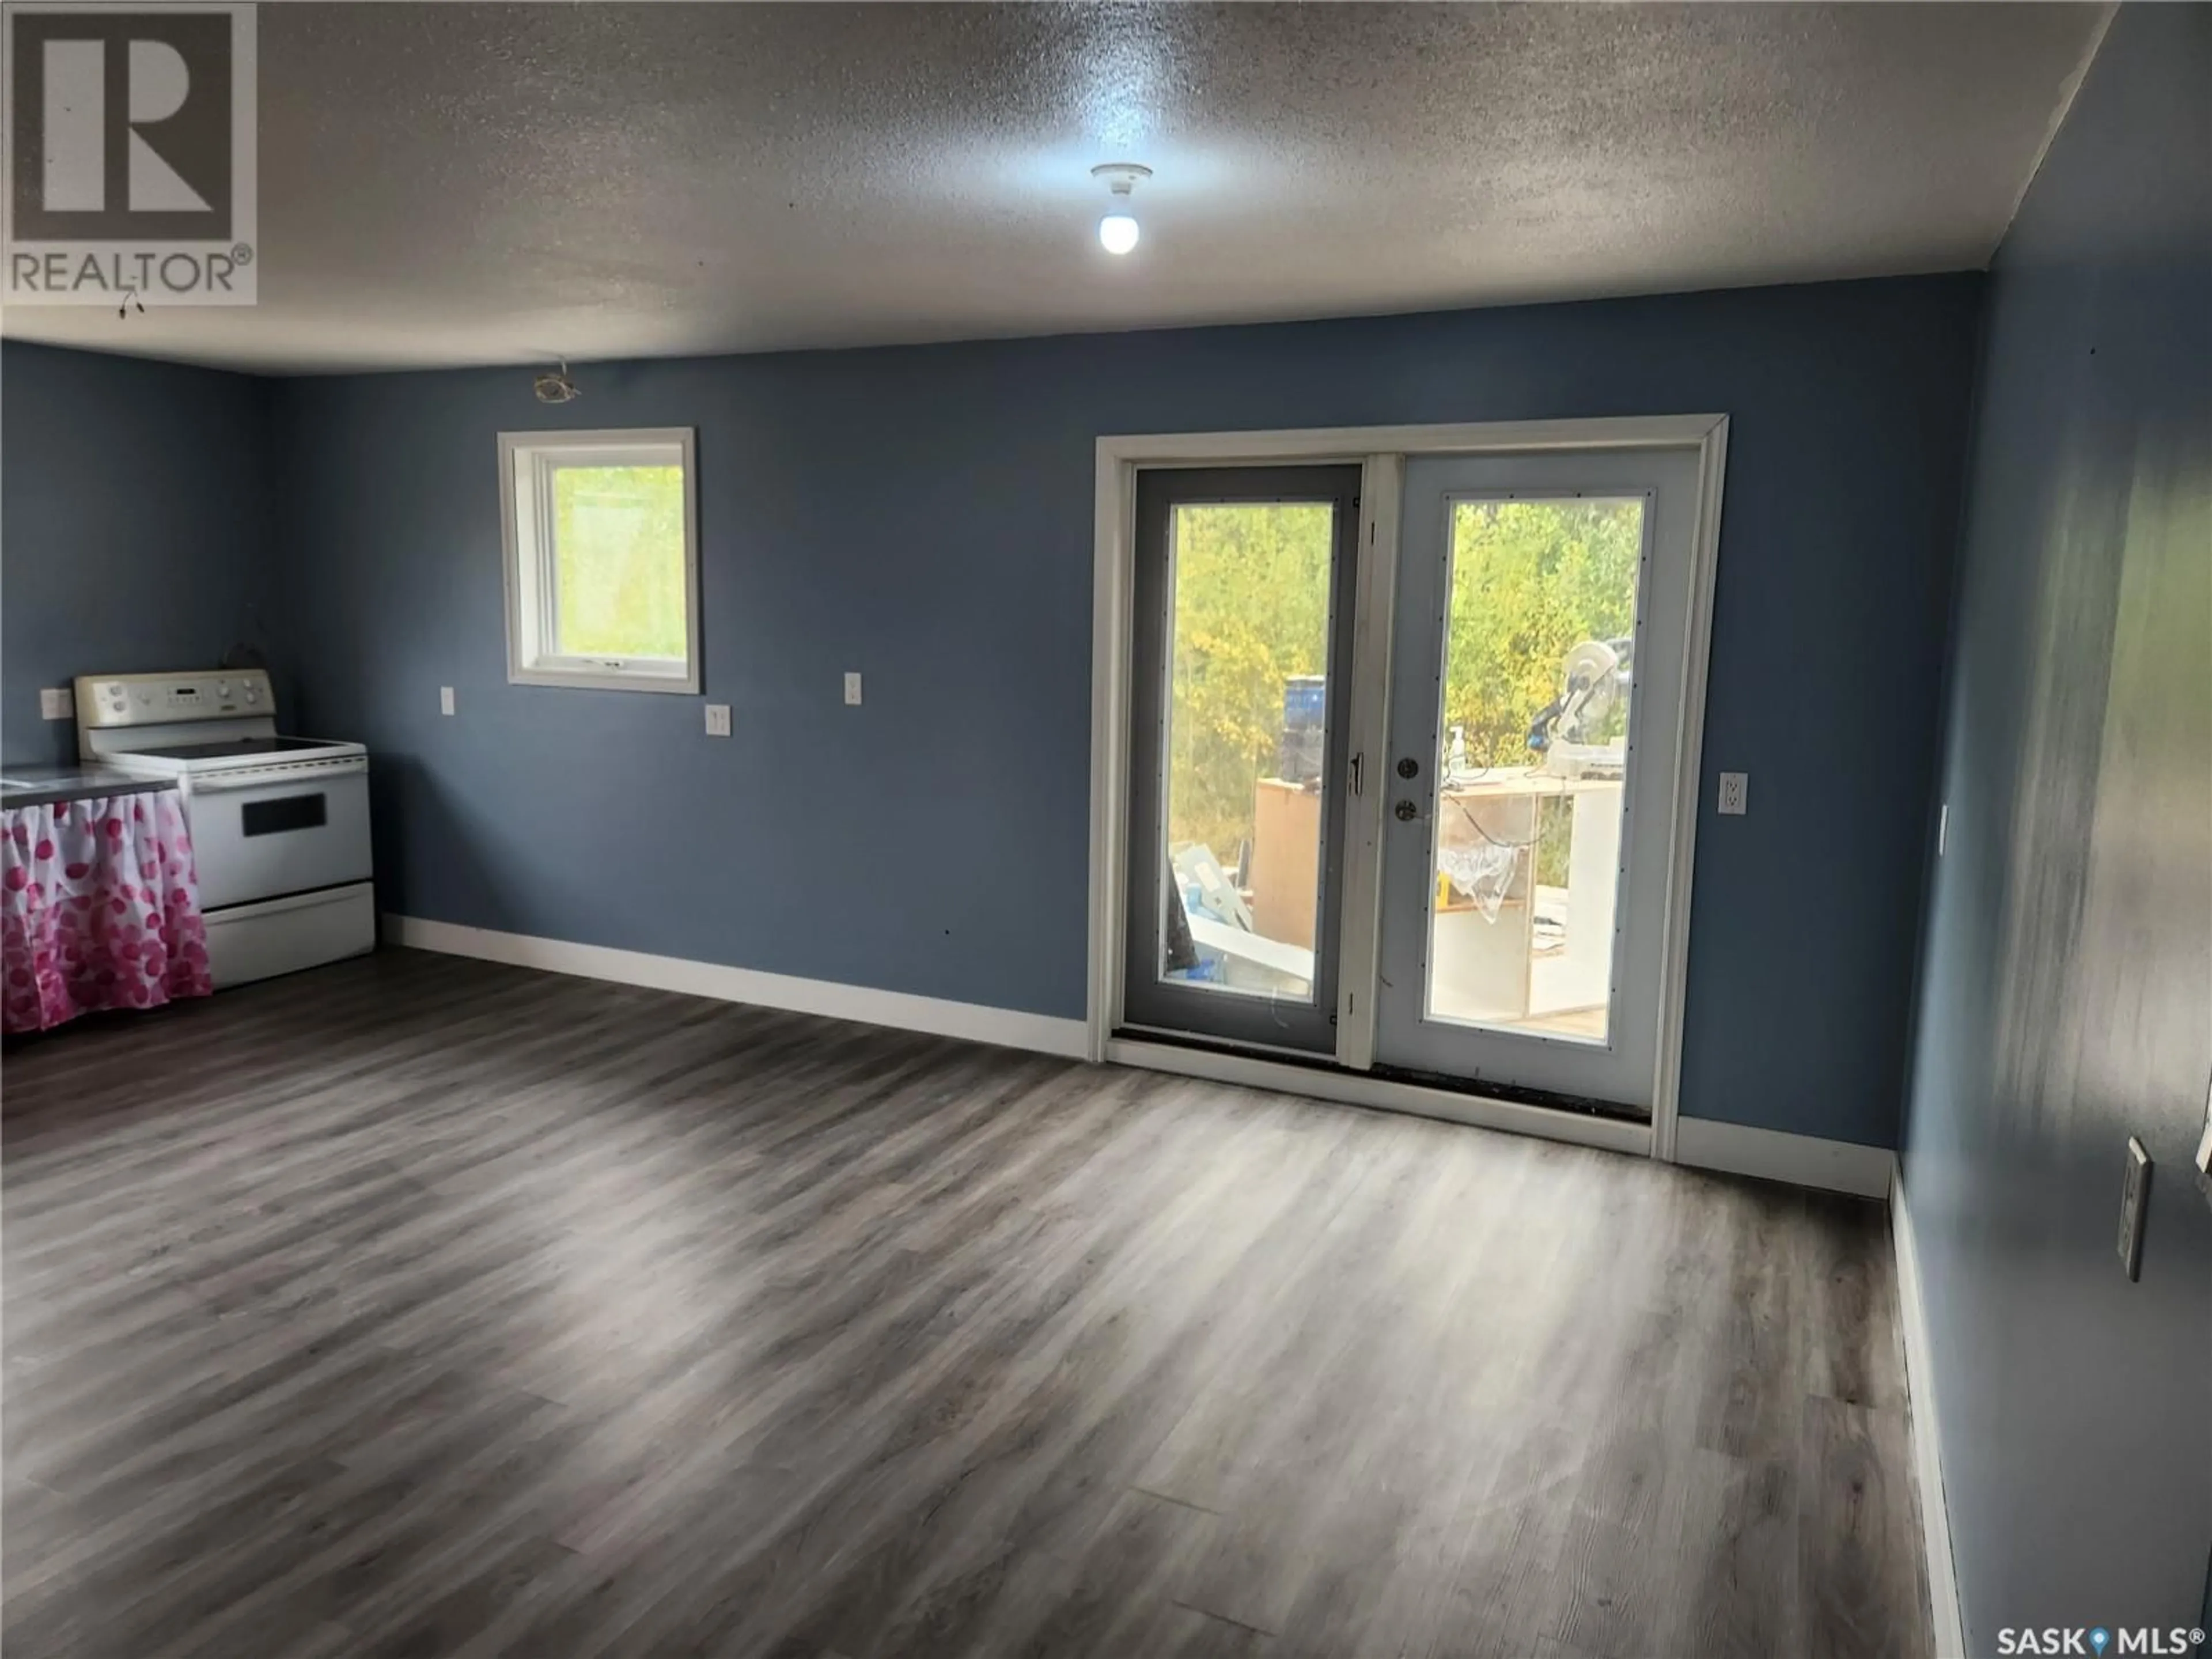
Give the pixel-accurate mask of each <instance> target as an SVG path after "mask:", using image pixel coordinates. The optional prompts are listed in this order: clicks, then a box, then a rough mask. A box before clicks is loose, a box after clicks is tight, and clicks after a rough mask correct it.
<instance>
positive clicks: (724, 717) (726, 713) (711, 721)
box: [707, 702, 730, 738]
mask: <svg viewBox="0 0 2212 1659" xmlns="http://www.w3.org/2000/svg"><path fill="white" fill-rule="evenodd" d="M707 735H708V737H710V738H726V737H728V736H729V735H730V705H729V704H727V703H726V702H710V703H708V705H707Z"/></svg>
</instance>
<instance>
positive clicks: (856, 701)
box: [845, 674, 860, 708]
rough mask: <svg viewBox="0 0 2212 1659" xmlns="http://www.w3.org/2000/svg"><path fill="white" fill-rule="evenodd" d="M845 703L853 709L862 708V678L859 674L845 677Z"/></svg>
mask: <svg viewBox="0 0 2212 1659" xmlns="http://www.w3.org/2000/svg"><path fill="white" fill-rule="evenodd" d="M845 701H846V702H847V703H848V705H849V706H851V707H853V708H859V707H860V676H859V675H858V674H848V675H846V676H845Z"/></svg>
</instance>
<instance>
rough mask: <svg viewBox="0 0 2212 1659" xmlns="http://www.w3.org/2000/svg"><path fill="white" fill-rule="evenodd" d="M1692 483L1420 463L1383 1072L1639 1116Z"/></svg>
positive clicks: (1535, 466)
mask: <svg viewBox="0 0 2212 1659" xmlns="http://www.w3.org/2000/svg"><path fill="white" fill-rule="evenodd" d="M1698 484H1699V466H1698V459H1697V457H1696V455H1695V454H1694V453H1692V452H1688V451H1679V450H1678V451H1665V450H1619V451H1610V452H1608V451H1581V452H1566V453H1552V454H1533V455H1480V456H1435V457H1422V458H1418V459H1413V460H1412V461H1410V462H1409V463H1408V464H1407V467H1406V484H1405V496H1404V505H1403V508H1402V511H1401V526H1402V528H1401V546H1400V554H1399V567H1398V573H1397V576H1398V580H1397V593H1396V604H1395V618H1394V623H1393V648H1392V672H1391V681H1390V695H1389V765H1388V768H1387V772H1386V776H1385V782H1386V785H1387V787H1388V791H1389V811H1388V812H1387V814H1386V816H1385V818H1384V821H1383V868H1382V884H1381V904H1380V907H1379V909H1380V918H1381V934H1380V943H1379V945H1378V950H1377V966H1376V1002H1375V1049H1374V1055H1375V1060H1376V1064H1377V1065H1378V1066H1394V1067H1397V1068H1399V1069H1401V1070H1403V1071H1406V1072H1408V1073H1417V1074H1421V1075H1425V1076H1434V1077H1440V1078H1447V1079H1455V1080H1460V1081H1464V1082H1468V1083H1478V1084H1482V1085H1492V1086H1503V1087H1507V1088H1510V1089H1515V1090H1521V1091H1532V1092H1535V1093H1538V1094H1541V1095H1544V1096H1552V1097H1565V1098H1568V1099H1572V1100H1576V1101H1582V1102H1595V1103H1601V1104H1603V1105H1607V1106H1610V1107H1614V1108H1620V1109H1626V1110H1629V1111H1633V1112H1639V1113H1648V1112H1649V1111H1650V1109H1651V1104H1652V1097H1653V1085H1654V1079H1655V1076H1656V1062H1657V1056H1658V1043H1659V1030H1660V1018H1661V1012H1662V1002H1663V996H1662V989H1663V985H1664V979H1665V969H1666V951H1665V946H1666V928H1667V899H1668V875H1669V870H1670V866H1671V862H1672V860H1671V857H1670V854H1671V851H1672V848H1671V842H1672V837H1671V835H1670V834H1669V831H1670V829H1671V826H1672V825H1673V823H1674V805H1675V802H1674V789H1675V786H1676V781H1677V778H1678V776H1679V775H1680V767H1679V764H1678V762H1679V759H1680V740H1681V732H1682V718H1681V716H1682V697H1683V691H1684V679H1685V676H1684V672H1683V669H1684V665H1685V664H1684V653H1685V650H1686V637H1687V628H1686V623H1687V620H1688V611H1689V605H1690V602H1691V592H1692V570H1693V566H1694V563H1695V561H1694V558H1693V546H1694V539H1695V532H1696V527H1697V504H1698Z"/></svg>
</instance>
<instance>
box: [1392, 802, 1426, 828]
mask: <svg viewBox="0 0 2212 1659" xmlns="http://www.w3.org/2000/svg"><path fill="white" fill-rule="evenodd" d="M1390 810H1391V811H1394V812H1395V813H1396V814H1397V815H1398V822H1399V823H1412V822H1413V820H1414V819H1415V818H1416V817H1419V815H1420V811H1421V809H1420V808H1419V807H1418V806H1416V805H1413V802H1411V801H1409V800H1401V801H1400V802H1399V803H1398V804H1397V805H1395V806H1394V807H1392V808H1391V809H1390Z"/></svg>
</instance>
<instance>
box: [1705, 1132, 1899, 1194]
mask: <svg viewBox="0 0 2212 1659" xmlns="http://www.w3.org/2000/svg"><path fill="white" fill-rule="evenodd" d="M1674 1161H1675V1162H1676V1163H1677V1164H1690V1165H1692V1167H1693V1168H1696V1169H1700V1170H1723V1171H1725V1172H1726V1173H1728V1174H1729V1175H1747V1176H1759V1178H1760V1179H1761V1180H1763V1181H1786V1182H1789V1183H1790V1185H1791V1186H1793V1187H1817V1188H1821V1189H1822V1190H1824V1191H1826V1192H1832V1193H1850V1194H1852V1195H1853V1196H1855V1197H1858V1198H1887V1197H1888V1196H1889V1183H1890V1180H1891V1178H1892V1177H1893V1176H1894V1175H1895V1174H1896V1172H1897V1154H1896V1153H1894V1152H1891V1151H1890V1150H1889V1149H1888V1148H1887V1147H1886V1146H1858V1145H1857V1144H1855V1143H1853V1142H1851V1141H1848V1140H1822V1139H1818V1138H1817V1137H1815V1136H1813V1135H1790V1134H1784V1133H1781V1132H1780V1131H1779V1130H1776V1129H1753V1128H1747V1127H1745V1126H1744V1125H1742V1124H1741V1123H1723V1122H1721V1121H1719V1120H1717V1119H1716V1118H1710V1117H1685V1118H1682V1119H1680V1120H1679V1121H1677V1122H1676V1124H1675V1126H1674Z"/></svg>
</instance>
